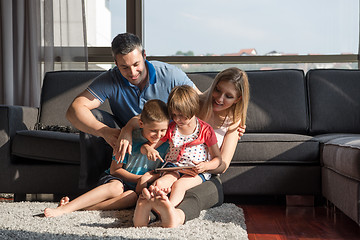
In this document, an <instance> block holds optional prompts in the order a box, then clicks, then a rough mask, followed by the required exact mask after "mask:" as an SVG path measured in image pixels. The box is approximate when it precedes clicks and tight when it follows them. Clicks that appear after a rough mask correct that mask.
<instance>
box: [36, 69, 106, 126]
mask: <svg viewBox="0 0 360 240" xmlns="http://www.w3.org/2000/svg"><path fill="white" fill-rule="evenodd" d="M103 72H104V71H55V72H47V73H46V74H45V77H44V82H43V86H42V90H41V103H40V106H41V107H40V115H39V123H41V124H42V125H44V126H51V125H60V126H71V124H70V122H69V121H68V120H67V119H66V117H65V115H66V111H67V109H68V107H69V106H70V104H71V102H72V101H73V100H74V98H75V97H76V96H77V95H78V94H80V93H81V92H82V91H84V90H85V89H86V88H87V86H88V85H89V84H90V83H91V82H92V81H93V79H94V78H95V77H97V76H98V75H100V74H101V73H103ZM102 108H103V109H104V110H106V111H108V112H111V110H110V107H109V106H108V103H107V102H106V104H103V105H102Z"/></svg>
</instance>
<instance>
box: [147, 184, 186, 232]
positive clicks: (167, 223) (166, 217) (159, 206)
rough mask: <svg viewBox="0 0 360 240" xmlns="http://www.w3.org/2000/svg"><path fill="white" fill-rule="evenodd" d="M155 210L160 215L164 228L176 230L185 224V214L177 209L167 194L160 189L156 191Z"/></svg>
mask: <svg viewBox="0 0 360 240" xmlns="http://www.w3.org/2000/svg"><path fill="white" fill-rule="evenodd" d="M153 208H154V209H155V211H157V212H158V213H159V214H160V216H161V226H162V227H164V228H175V227H178V226H180V225H183V224H184V222H185V214H184V212H183V211H182V210H180V209H176V208H175V207H174V206H173V205H172V203H171V202H170V200H169V198H168V197H167V193H166V192H164V191H162V190H160V189H156V191H155V198H154V203H153Z"/></svg>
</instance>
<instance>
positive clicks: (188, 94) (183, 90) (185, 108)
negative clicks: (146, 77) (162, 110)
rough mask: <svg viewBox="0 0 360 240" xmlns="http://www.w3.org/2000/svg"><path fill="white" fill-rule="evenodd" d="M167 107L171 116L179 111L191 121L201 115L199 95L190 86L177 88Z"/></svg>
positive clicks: (172, 93) (170, 96)
mask: <svg viewBox="0 0 360 240" xmlns="http://www.w3.org/2000/svg"><path fill="white" fill-rule="evenodd" d="M167 105H168V111H169V114H170V115H171V114H172V113H173V112H174V111H177V112H180V113H181V114H182V115H183V116H184V117H186V118H188V119H189V118H192V117H193V116H195V115H197V114H198V113H199V108H200V107H199V95H198V93H197V92H196V91H195V89H194V88H193V87H190V86H189V85H181V86H176V87H174V88H173V89H172V90H171V92H170V94H169V98H168V103H167Z"/></svg>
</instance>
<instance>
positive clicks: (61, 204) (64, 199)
mask: <svg viewBox="0 0 360 240" xmlns="http://www.w3.org/2000/svg"><path fill="white" fill-rule="evenodd" d="M69 202H70V198H69V197H68V196H66V197H63V198H61V199H60V202H59V205H58V207H61V206H64V205H66V204H68V203H69Z"/></svg>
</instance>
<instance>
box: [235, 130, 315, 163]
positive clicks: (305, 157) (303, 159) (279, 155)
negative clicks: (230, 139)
mask: <svg viewBox="0 0 360 240" xmlns="http://www.w3.org/2000/svg"><path fill="white" fill-rule="evenodd" d="M231 164H232V165H236V164H317V165H319V142H318V141H316V140H314V138H313V137H311V136H306V135H299V134H266V133H246V134H245V135H244V136H243V137H242V138H241V140H240V141H239V144H238V146H237V148H236V151H235V154H234V157H233V160H232V161H231Z"/></svg>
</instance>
